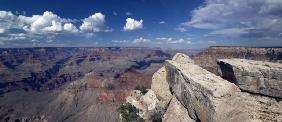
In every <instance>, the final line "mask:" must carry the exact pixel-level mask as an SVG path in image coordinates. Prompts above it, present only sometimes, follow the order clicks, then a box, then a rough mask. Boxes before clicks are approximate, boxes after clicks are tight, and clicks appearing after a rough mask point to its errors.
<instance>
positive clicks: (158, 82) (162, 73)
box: [151, 67, 172, 106]
mask: <svg viewBox="0 0 282 122" xmlns="http://www.w3.org/2000/svg"><path fill="white" fill-rule="evenodd" d="M166 74H167V73H166V70H165V67H162V68H161V69H159V70H158V71H157V72H155V73H154V75H153V77H152V84H151V89H152V90H153V91H154V92H155V93H156V95H157V97H158V98H159V100H160V101H161V102H162V106H166V105H167V104H168V103H169V101H170V99H171V97H172V95H171V93H170V91H169V86H168V83H167V81H166Z"/></svg>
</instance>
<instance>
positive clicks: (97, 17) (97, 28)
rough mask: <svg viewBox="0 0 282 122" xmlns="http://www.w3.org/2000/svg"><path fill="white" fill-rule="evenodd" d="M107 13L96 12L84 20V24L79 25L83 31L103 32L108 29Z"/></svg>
mask: <svg viewBox="0 0 282 122" xmlns="http://www.w3.org/2000/svg"><path fill="white" fill-rule="evenodd" d="M105 22H106V21H105V15H103V14H102V13H95V14H93V15H91V16H89V17H88V18H85V19H84V20H83V23H82V25H81V26H80V27H79V28H80V30H81V31H85V32H101V31H108V30H109V29H107V28H106V27H105Z"/></svg>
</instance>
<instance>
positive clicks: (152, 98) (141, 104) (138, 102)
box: [126, 90, 160, 120]
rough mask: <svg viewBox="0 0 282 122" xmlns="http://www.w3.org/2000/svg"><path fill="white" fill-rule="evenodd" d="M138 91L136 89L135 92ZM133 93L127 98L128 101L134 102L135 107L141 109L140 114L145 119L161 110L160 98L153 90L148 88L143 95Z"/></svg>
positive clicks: (150, 117)
mask: <svg viewBox="0 0 282 122" xmlns="http://www.w3.org/2000/svg"><path fill="white" fill-rule="evenodd" d="M134 93H137V92H136V91H134V92H133V94H134ZM135 96H138V95H131V96H128V97H127V98H126V102H128V103H130V104H132V105H133V106H134V107H136V108H137V109H139V116H140V117H142V118H143V119H145V120H150V119H152V117H153V116H154V114H155V113H156V112H158V110H159V108H160V107H159V100H158V99H157V96H156V94H155V93H154V91H153V90H148V92H147V93H146V94H145V95H143V96H141V97H139V96H138V97H135Z"/></svg>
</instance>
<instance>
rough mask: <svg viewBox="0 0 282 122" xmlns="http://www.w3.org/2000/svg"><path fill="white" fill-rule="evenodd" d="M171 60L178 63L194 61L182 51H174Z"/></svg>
mask: <svg viewBox="0 0 282 122" xmlns="http://www.w3.org/2000/svg"><path fill="white" fill-rule="evenodd" d="M172 60H173V61H176V62H178V63H182V64H185V63H194V61H193V60H192V59H191V58H190V57H189V56H187V55H185V54H183V53H176V54H175V55H174V56H173V58H172Z"/></svg>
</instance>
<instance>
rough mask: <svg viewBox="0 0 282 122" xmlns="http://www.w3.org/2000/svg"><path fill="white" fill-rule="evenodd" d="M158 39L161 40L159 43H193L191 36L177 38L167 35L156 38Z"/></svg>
mask: <svg viewBox="0 0 282 122" xmlns="http://www.w3.org/2000/svg"><path fill="white" fill-rule="evenodd" d="M156 40H157V41H158V42H159V43H167V44H185V43H186V44H190V43H191V41H190V40H191V38H187V39H183V38H178V39H175V38H171V37H169V38H166V37H161V38H156Z"/></svg>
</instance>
